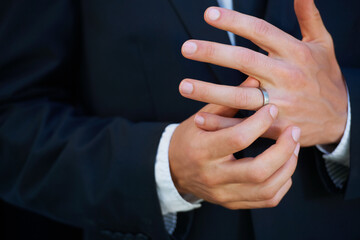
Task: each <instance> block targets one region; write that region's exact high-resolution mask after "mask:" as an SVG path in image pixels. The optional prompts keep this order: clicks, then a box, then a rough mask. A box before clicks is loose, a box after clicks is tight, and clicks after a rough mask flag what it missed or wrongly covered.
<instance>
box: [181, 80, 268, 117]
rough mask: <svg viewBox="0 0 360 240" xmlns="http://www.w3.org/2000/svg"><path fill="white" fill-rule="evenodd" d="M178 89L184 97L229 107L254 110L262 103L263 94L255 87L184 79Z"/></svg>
mask: <svg viewBox="0 0 360 240" xmlns="http://www.w3.org/2000/svg"><path fill="white" fill-rule="evenodd" d="M189 89H191V91H189ZM179 91H180V93H181V95H182V96H184V97H186V98H190V99H193V100H197V101H201V102H206V103H213V104H217V105H222V106H227V107H230V108H236V109H246V110H256V109H259V108H260V107H261V106H262V105H263V95H262V93H261V91H260V90H259V89H257V88H245V87H233V86H224V85H218V84H213V83H208V82H202V81H197V80H192V79H185V80H183V81H182V82H181V83H180V86H179Z"/></svg>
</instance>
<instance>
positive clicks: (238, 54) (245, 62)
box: [235, 48, 256, 70]
mask: <svg viewBox="0 0 360 240" xmlns="http://www.w3.org/2000/svg"><path fill="white" fill-rule="evenodd" d="M235 63H236V66H237V68H238V69H239V70H243V69H246V68H249V67H251V66H253V65H254V64H256V55H255V53H254V52H252V51H249V50H247V49H241V48H240V49H238V50H237V51H235Z"/></svg>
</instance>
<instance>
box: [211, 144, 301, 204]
mask: <svg viewBox="0 0 360 240" xmlns="http://www.w3.org/2000/svg"><path fill="white" fill-rule="evenodd" d="M299 148H300V145H299ZM295 151H296V150H295ZM296 164H297V155H295V153H294V154H293V155H292V157H291V158H290V159H289V160H288V161H287V162H286V163H285V164H284V166H282V167H281V168H280V169H279V170H278V171H277V172H276V173H275V174H274V175H273V176H272V177H271V178H269V179H268V180H267V181H266V182H264V183H262V184H227V185H220V187H219V188H218V190H215V191H214V192H213V196H214V198H215V199H217V200H218V201H221V203H231V202H238V201H265V200H270V199H272V198H274V197H275V195H276V194H277V193H278V192H279V191H280V189H281V188H282V187H283V186H284V185H285V184H286V183H287V181H288V180H289V179H290V178H291V176H292V175H293V174H294V171H295V169H296Z"/></svg>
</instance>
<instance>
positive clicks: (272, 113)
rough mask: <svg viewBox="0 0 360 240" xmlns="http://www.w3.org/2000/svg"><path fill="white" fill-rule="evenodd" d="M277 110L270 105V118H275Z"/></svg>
mask: <svg viewBox="0 0 360 240" xmlns="http://www.w3.org/2000/svg"><path fill="white" fill-rule="evenodd" d="M278 112H279V111H278V109H277V107H275V106H274V105H272V106H271V107H270V114H271V116H272V117H273V118H274V119H275V118H276V116H277V115H278Z"/></svg>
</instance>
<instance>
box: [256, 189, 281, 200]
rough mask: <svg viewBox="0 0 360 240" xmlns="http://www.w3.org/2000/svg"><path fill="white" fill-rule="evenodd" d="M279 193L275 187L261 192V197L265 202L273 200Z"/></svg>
mask: <svg viewBox="0 0 360 240" xmlns="http://www.w3.org/2000/svg"><path fill="white" fill-rule="evenodd" d="M276 193H277V191H276V189H275V188H273V187H268V188H265V189H263V190H262V191H261V194H260V197H261V199H263V200H271V199H273V198H274V197H275V195H276Z"/></svg>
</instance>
